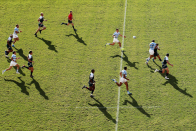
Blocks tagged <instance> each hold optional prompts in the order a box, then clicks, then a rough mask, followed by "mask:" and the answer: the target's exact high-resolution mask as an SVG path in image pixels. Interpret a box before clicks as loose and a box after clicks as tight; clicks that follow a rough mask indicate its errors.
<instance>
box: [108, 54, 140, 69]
mask: <svg viewBox="0 0 196 131" xmlns="http://www.w3.org/2000/svg"><path fill="white" fill-rule="evenodd" d="M123 55H124V57H123V58H122V57H121V56H120V55H115V56H110V57H112V58H115V57H120V58H122V59H123V60H124V61H125V62H127V64H126V65H128V66H130V67H134V68H135V69H137V70H138V68H137V67H136V63H137V64H138V63H139V62H130V61H129V59H128V57H127V55H126V54H125V52H123Z"/></svg>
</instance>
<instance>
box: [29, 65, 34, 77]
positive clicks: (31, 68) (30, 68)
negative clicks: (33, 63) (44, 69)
mask: <svg viewBox="0 0 196 131" xmlns="http://www.w3.org/2000/svg"><path fill="white" fill-rule="evenodd" d="M29 70H31V75H30V77H33V70H34V68H33V67H29Z"/></svg>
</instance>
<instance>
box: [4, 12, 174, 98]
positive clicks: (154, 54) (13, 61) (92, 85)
mask: <svg viewBox="0 0 196 131" xmlns="http://www.w3.org/2000/svg"><path fill="white" fill-rule="evenodd" d="M40 15H41V16H40V17H39V19H38V22H39V24H38V29H37V31H36V32H35V34H34V35H35V36H36V37H37V33H38V32H40V34H41V32H42V31H43V30H45V29H46V27H45V26H44V25H43V21H47V20H45V19H44V14H43V13H42V12H41V14H40ZM72 20H74V19H73V14H72V11H70V14H69V15H68V23H62V24H61V25H63V24H65V25H69V24H72V27H73V30H74V31H77V30H76V29H75V28H74V24H73V22H72ZM20 32H22V31H19V25H18V24H17V25H16V27H15V29H14V33H13V34H11V35H10V36H9V38H8V40H7V49H8V50H7V51H5V56H6V57H9V56H8V54H9V53H10V52H13V54H12V57H11V62H10V67H9V68H8V69H5V70H3V71H2V74H4V72H5V71H8V70H10V69H11V68H12V67H13V66H16V67H17V70H16V73H17V74H20V73H19V72H18V70H19V68H20V66H19V65H18V64H17V63H16V62H17V61H16V60H17V59H20V57H18V58H16V51H13V49H12V47H15V45H14V44H15V43H16V41H19V37H18V33H20ZM118 36H121V37H124V38H126V36H122V35H121V34H120V32H119V29H116V32H114V34H113V35H112V37H113V42H112V43H106V45H105V46H107V45H114V44H115V43H118V44H119V47H120V49H121V51H123V50H124V49H123V48H121V43H120V41H119V40H118ZM12 38H14V41H12ZM11 44H12V45H11ZM158 45H159V44H158V43H157V44H156V43H155V40H152V42H151V43H150V47H149V48H150V49H149V53H150V56H149V57H148V58H147V59H146V64H148V62H149V60H150V59H151V58H153V57H154V58H153V61H154V60H155V59H156V57H158V58H159V60H160V61H162V60H161V58H160V56H159V54H158V52H157V50H160V49H159V46H158ZM32 54H33V52H32V51H29V55H28V57H27V59H28V67H27V66H25V65H23V66H22V67H21V68H24V67H25V68H27V69H29V70H30V71H31V75H30V77H32V78H33V75H32V74H33V70H34V68H33V64H32V63H34V61H33V56H32ZM168 57H169V54H168V53H167V54H166V56H165V57H164V60H163V62H162V70H157V69H156V70H155V72H160V73H164V72H165V70H166V71H167V72H166V76H165V79H169V78H168V77H167V76H168V74H169V69H168V67H167V64H169V65H171V66H173V65H172V64H170V63H169V59H168ZM126 70H127V67H124V69H123V70H122V71H121V72H120V76H121V79H120V83H118V82H117V81H116V80H115V79H112V80H113V81H114V82H115V83H116V85H117V86H121V85H122V84H123V83H124V84H125V85H126V89H127V94H128V95H132V93H130V92H129V89H128V82H127V80H129V79H128V78H127V71H126ZM94 73H95V70H94V69H92V70H91V73H90V76H89V82H88V84H89V87H87V86H85V85H84V86H83V87H82V89H83V88H86V89H88V90H90V91H91V95H90V97H94V96H93V92H94V90H95V80H94Z"/></svg>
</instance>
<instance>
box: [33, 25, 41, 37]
mask: <svg viewBox="0 0 196 131" xmlns="http://www.w3.org/2000/svg"><path fill="white" fill-rule="evenodd" d="M38 26H39V27H38V29H37V31H36V32H35V34H34V35H35V36H36V37H37V32H38V31H39V30H40V28H41V27H40V24H38Z"/></svg>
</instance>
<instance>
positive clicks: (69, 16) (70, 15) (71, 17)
mask: <svg viewBox="0 0 196 131" xmlns="http://www.w3.org/2000/svg"><path fill="white" fill-rule="evenodd" d="M72 20H74V18H73V14H72V11H70V14H69V15H68V23H62V24H61V25H63V24H65V25H69V24H72V27H73V29H74V31H77V30H76V29H75V28H74V24H73V22H72Z"/></svg>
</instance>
